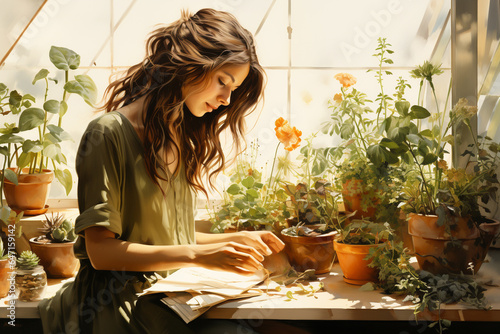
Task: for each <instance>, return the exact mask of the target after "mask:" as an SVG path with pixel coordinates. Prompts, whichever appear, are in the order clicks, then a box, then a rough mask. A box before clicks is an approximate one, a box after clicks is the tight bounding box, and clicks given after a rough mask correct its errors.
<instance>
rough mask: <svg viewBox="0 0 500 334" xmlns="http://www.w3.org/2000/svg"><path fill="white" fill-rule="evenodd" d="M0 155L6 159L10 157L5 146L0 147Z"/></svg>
mask: <svg viewBox="0 0 500 334" xmlns="http://www.w3.org/2000/svg"><path fill="white" fill-rule="evenodd" d="M0 154H2V155H5V156H6V157H8V156H9V155H10V152H9V149H8V147H7V146H0Z"/></svg>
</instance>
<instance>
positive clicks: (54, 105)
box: [43, 100, 60, 114]
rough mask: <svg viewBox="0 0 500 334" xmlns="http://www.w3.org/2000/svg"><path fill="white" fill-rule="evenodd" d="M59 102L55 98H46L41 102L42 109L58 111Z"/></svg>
mask: <svg viewBox="0 0 500 334" xmlns="http://www.w3.org/2000/svg"><path fill="white" fill-rule="evenodd" d="M59 108H60V104H59V101H57V100H48V101H47V102H45V103H44V104H43V110H45V111H46V112H50V113H52V114H57V113H59Z"/></svg>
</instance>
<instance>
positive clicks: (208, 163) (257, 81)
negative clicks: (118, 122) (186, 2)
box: [102, 9, 265, 195]
mask: <svg viewBox="0 0 500 334" xmlns="http://www.w3.org/2000/svg"><path fill="white" fill-rule="evenodd" d="M247 63H248V64H250V72H249V74H248V76H247V77H246V79H245V80H244V81H243V83H242V84H241V85H240V87H239V88H238V89H237V90H235V91H234V92H233V93H232V94H231V103H230V104H229V105H227V106H223V105H221V106H220V107H219V108H218V109H217V110H214V111H213V112H211V113H206V114H205V115H204V116H203V117H195V116H193V115H192V114H191V112H189V110H187V108H186V106H185V104H184V101H185V97H183V96H182V90H181V88H182V86H183V85H186V84H193V85H194V84H199V83H206V84H207V85H208V83H209V82H208V79H209V76H210V74H211V73H213V71H217V70H219V69H220V68H221V67H223V66H225V65H241V64H247ZM264 80H265V73H264V70H263V69H262V67H261V66H260V64H259V62H258V58H257V54H256V52H255V44H254V39H253V36H252V34H251V33H250V32H249V31H247V30H246V29H244V28H243V27H242V26H241V25H240V24H239V23H238V21H237V20H236V18H235V17H234V16H233V15H231V14H229V13H226V12H221V11H217V10H214V9H202V10H200V11H198V12H197V13H196V14H194V15H190V14H189V13H187V12H185V11H183V12H182V15H181V18H180V19H179V20H178V21H176V22H173V23H172V24H169V25H166V26H163V27H161V28H159V29H157V30H155V31H153V32H152V34H151V35H150V37H149V38H148V40H147V45H146V57H145V58H144V60H143V61H142V62H141V63H139V64H136V65H134V66H132V67H130V68H129V69H128V70H127V71H126V73H125V76H124V77H122V78H120V79H118V80H116V81H114V82H112V83H111V84H110V85H109V86H108V88H107V89H106V96H107V101H106V102H105V104H104V106H103V107H102V109H103V110H105V111H106V112H110V111H114V110H117V109H119V108H120V107H123V106H125V105H128V104H130V103H132V102H133V101H135V100H137V99H139V98H141V97H145V102H144V110H143V123H144V133H145V136H144V149H145V163H146V168H147V171H148V173H149V175H150V176H151V178H152V179H153V181H154V182H155V183H156V184H157V185H158V186H160V182H159V180H160V179H161V180H167V181H168V180H169V179H170V176H169V173H168V172H167V162H166V161H164V160H165V159H164V158H163V157H164V156H165V155H164V152H166V150H169V149H172V150H175V151H174V152H173V153H176V156H177V157H179V162H181V163H182V164H183V165H184V166H185V173H186V178H187V181H188V183H189V184H190V185H191V186H192V187H193V188H194V189H196V190H199V191H202V192H203V193H205V195H207V191H206V187H205V185H204V184H205V182H204V181H206V180H208V183H209V185H210V187H211V188H212V189H213V188H215V187H214V180H215V177H216V176H217V174H218V173H220V172H221V171H222V170H223V169H224V165H225V163H226V158H225V155H224V152H223V150H222V146H221V141H220V136H221V134H222V132H223V131H224V130H226V129H229V130H230V132H231V134H232V139H233V142H234V146H233V149H234V150H235V152H240V151H241V148H242V143H243V142H244V137H243V135H244V131H245V116H246V115H247V114H249V113H250V112H252V111H253V110H255V107H256V106H257V104H258V102H259V101H260V99H261V98H262V97H263V90H264ZM181 163H179V164H177V167H176V169H175V172H174V175H177V173H178V172H179V169H180V167H181Z"/></svg>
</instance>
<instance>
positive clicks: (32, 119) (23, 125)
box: [19, 108, 45, 131]
mask: <svg viewBox="0 0 500 334" xmlns="http://www.w3.org/2000/svg"><path fill="white" fill-rule="evenodd" d="M44 118H45V113H44V112H43V110H42V109H40V108H28V109H26V110H24V111H23V112H22V113H21V116H20V117H19V130H21V131H27V130H31V129H33V128H36V127H37V126H39V125H42V124H43V121H44Z"/></svg>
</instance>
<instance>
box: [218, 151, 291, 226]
mask: <svg viewBox="0 0 500 334" xmlns="http://www.w3.org/2000/svg"><path fill="white" fill-rule="evenodd" d="M257 154H258V144H257V143H253V144H252V147H251V152H250V157H245V156H244V157H240V158H239V159H238V161H237V162H236V166H235V168H234V169H233V170H232V171H231V177H230V181H231V184H230V185H229V186H228V187H227V189H226V190H225V192H224V199H223V201H224V202H223V204H222V205H221V206H220V207H219V208H218V209H217V210H215V212H214V213H213V214H212V216H211V222H212V227H211V231H212V232H219V233H220V232H224V230H225V229H226V228H229V227H235V228H236V229H237V230H242V229H250V230H252V229H253V230H260V229H267V230H272V229H274V228H275V227H276V225H280V224H283V222H284V220H285V218H286V217H285V216H284V211H285V206H286V200H287V195H286V193H285V191H284V190H283V189H270V188H269V186H268V184H264V183H263V180H262V173H261V172H260V171H259V170H258V169H257V168H255V157H256V156H257Z"/></svg>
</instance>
